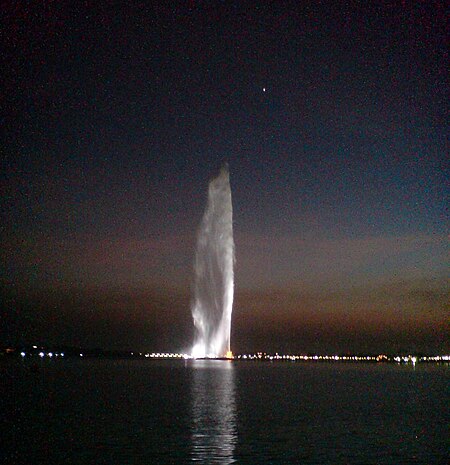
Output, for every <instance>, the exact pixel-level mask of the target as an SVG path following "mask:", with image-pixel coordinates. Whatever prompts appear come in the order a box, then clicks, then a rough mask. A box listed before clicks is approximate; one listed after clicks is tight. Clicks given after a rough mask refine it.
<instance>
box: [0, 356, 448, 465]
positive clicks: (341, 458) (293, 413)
mask: <svg viewBox="0 0 450 465" xmlns="http://www.w3.org/2000/svg"><path fill="white" fill-rule="evenodd" d="M0 376H1V380H2V383H0V389H1V392H0V394H1V399H2V405H3V407H4V408H3V409H2V414H3V415H2V417H3V426H6V428H5V429H6V431H7V433H6V434H4V435H3V436H2V438H1V440H0V462H1V463H6V464H21V463H24V464H25V463H26V464H31V465H34V464H46V465H47V464H48V465H51V464H59V463H61V464H82V465H83V464H113V465H114V464H120V465H122V464H184V463H201V464H203V463H204V464H208V463H210V464H231V463H236V464H289V463H293V464H320V465H322V464H361V465H363V464H393V465H394V464H395V465H397V464H447V463H449V454H448V452H447V438H448V436H447V433H448V430H447V428H448V424H449V420H450V417H449V413H448V412H449V411H448V401H449V394H448V381H449V371H448V366H436V365H418V366H417V367H416V368H415V369H414V368H413V367H412V366H397V365H376V364H373V365H368V364H354V365H353V364H348V365H346V364H338V363H336V364H326V363H323V364H308V363H306V364H304V363H295V364H289V363H278V364H270V363H258V362H256V363H252V362H247V363H245V362H241V363H236V362H234V363H233V362H226V361H195V362H193V361H189V362H183V361H181V362H175V361H171V362H169V361H167V362H166V361H130V360H109V361H108V360H83V361H79V360H60V361H54V360H34V361H33V360H24V361H3V362H1V363H0Z"/></svg>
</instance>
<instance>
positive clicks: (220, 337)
mask: <svg viewBox="0 0 450 465" xmlns="http://www.w3.org/2000/svg"><path fill="white" fill-rule="evenodd" d="M233 265H234V241H233V207H232V204H231V189H230V174H229V171H228V165H225V166H224V167H222V169H221V171H220V174H219V176H217V178H215V179H213V180H212V181H211V182H210V183H209V190H208V203H207V206H206V210H205V213H204V215H203V219H202V222H201V225H200V229H199V232H198V237H197V250H196V254H195V263H194V271H195V282H194V300H193V302H192V317H193V319H194V325H195V329H196V334H195V340H194V346H193V348H192V356H193V357H195V358H204V357H208V358H217V357H227V356H228V355H229V354H230V353H231V352H230V332H231V312H232V309H233V294H234V273H233Z"/></svg>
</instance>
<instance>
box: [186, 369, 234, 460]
mask: <svg viewBox="0 0 450 465" xmlns="http://www.w3.org/2000/svg"><path fill="white" fill-rule="evenodd" d="M192 367H193V382H192V390H191V391H192V460H193V461H194V462H199V463H211V464H221V465H224V464H229V463H235V459H234V449H235V446H236V440H237V427H236V405H235V381H234V369H233V364H232V362H226V361H217V360H216V361H214V360H197V361H196V362H195V363H194V364H193V365H192Z"/></svg>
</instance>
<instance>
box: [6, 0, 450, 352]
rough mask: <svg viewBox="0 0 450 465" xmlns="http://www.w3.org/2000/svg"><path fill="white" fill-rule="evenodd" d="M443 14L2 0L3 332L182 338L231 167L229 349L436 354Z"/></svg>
mask: <svg viewBox="0 0 450 465" xmlns="http://www.w3.org/2000/svg"><path fill="white" fill-rule="evenodd" d="M444 5H445V3H444V2H433V1H428V2H405V1H398V2H397V1H396V2H385V3H383V2H381V1H376V2H349V3H346V2H332V1H322V2H321V1H311V2H307V1H298V0H296V1H292V2H291V1H275V2H269V1H267V2H244V1H206V0H204V1H184V2H175V1H173V2H172V1H171V2H166V1H161V2H144V1H142V2H137V1H127V2H109V1H104V2H91V1H83V2H82V1H79V2H64V1H58V2H52V1H42V2H16V1H14V2H13V1H6V2H3V3H2V8H1V13H0V14H1V23H2V24H1V28H0V31H1V32H0V40H1V50H2V52H1V54H0V56H1V63H0V64H1V69H2V81H3V82H2V86H1V89H2V92H1V96H2V98H1V103H0V105H1V108H2V110H3V111H2V112H1V114H2V117H1V129H2V141H3V142H2V144H1V147H2V158H1V160H2V176H1V222H0V231H1V241H2V255H1V257H2V259H1V321H0V343H3V344H18V343H28V344H33V343H55V344H56V343H57V344H70V345H80V346H84V347H103V348H134V349H142V350H170V351H177V350H186V351H188V350H189V349H190V346H191V344H192V342H193V324H192V319H191V314H190V302H191V298H192V291H191V289H192V282H193V260H194V253H195V240H196V231H197V228H198V226H199V223H200V220H201V217H202V214H203V210H204V208H205V205H206V196H207V187H208V182H209V180H210V179H211V178H212V177H214V176H215V175H216V174H217V173H218V171H219V169H220V166H221V165H222V164H223V163H224V162H228V163H229V167H230V180H231V188H232V195H233V207H234V233H235V244H236V270H235V276H236V283H235V305H234V310H233V322H232V349H233V351H234V352H241V351H246V350H267V351H275V350H278V351H293V352H301V351H304V352H307V351H310V352H314V351H319V352H331V351H340V352H347V351H352V352H355V351H375V352H382V351H397V350H405V351H424V352H436V353H437V352H446V351H448V350H449V348H450V346H449V338H448V335H449V334H448V329H449V328H448V295H449V286H448V281H447V276H448V271H447V270H448V268H447V264H448V216H447V204H448V184H447V185H446V183H447V180H448V168H449V166H448V162H447V140H446V135H447V131H446V129H447V125H446V122H447V118H446V116H447V112H448V106H447V96H448V92H447V89H448V87H447V79H448V78H447V65H448V61H447V55H446V53H447V50H446V46H445V42H446V26H447V25H446V21H445V9H444ZM264 89H265V90H264Z"/></svg>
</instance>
